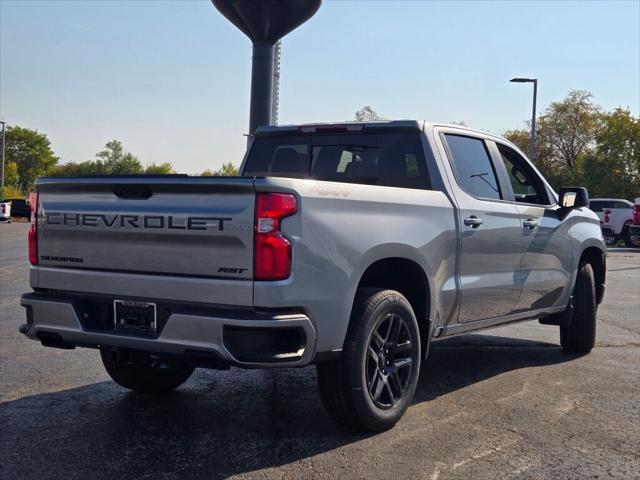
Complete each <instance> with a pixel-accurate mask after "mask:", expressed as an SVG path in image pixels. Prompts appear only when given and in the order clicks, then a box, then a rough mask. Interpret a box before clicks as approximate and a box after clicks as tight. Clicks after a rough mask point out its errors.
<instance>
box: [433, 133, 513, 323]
mask: <svg viewBox="0 0 640 480" xmlns="http://www.w3.org/2000/svg"><path fill="white" fill-rule="evenodd" d="M460 132H462V133H458V131H456V130H448V129H447V130H441V135H440V139H441V140H442V141H443V143H444V145H445V150H446V153H447V156H448V157H449V161H450V164H451V167H452V172H453V176H454V180H453V181H452V182H451V184H452V187H453V193H454V195H455V199H456V201H457V204H458V213H459V224H460V228H461V249H460V266H459V277H460V288H461V300H460V312H459V317H458V321H459V322H461V323H462V322H471V321H476V320H482V319H487V318H494V317H500V316H503V315H508V314H510V313H511V312H512V311H513V308H514V306H515V304H516V301H517V300H518V297H519V295H520V283H519V282H518V275H519V272H520V260H521V249H522V227H521V225H520V219H519V212H518V209H517V208H516V206H515V205H513V204H512V203H510V202H505V201H504V199H505V197H504V192H503V191H502V189H501V187H500V183H499V182H498V178H497V174H496V169H495V167H494V165H493V162H492V159H491V156H490V154H489V151H488V148H487V143H486V141H485V140H484V139H483V138H482V137H480V136H473V135H472V134H469V133H468V132H467V131H460Z"/></svg>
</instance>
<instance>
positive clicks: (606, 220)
mask: <svg viewBox="0 0 640 480" xmlns="http://www.w3.org/2000/svg"><path fill="white" fill-rule="evenodd" d="M610 214H611V210H605V211H604V223H609V215H610Z"/></svg>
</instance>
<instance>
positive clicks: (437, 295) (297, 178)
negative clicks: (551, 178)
mask: <svg viewBox="0 0 640 480" xmlns="http://www.w3.org/2000/svg"><path fill="white" fill-rule="evenodd" d="M240 172H241V175H240V176H239V177H227V178H224V177H223V178H221V177H217V178H216V177H207V178H204V177H187V176H184V175H170V176H124V177H81V178H55V179H54V178H43V179H39V180H38V181H37V192H36V193H35V194H34V195H33V196H32V199H31V201H30V203H31V205H34V206H35V208H34V211H33V217H32V227H31V230H30V233H29V256H30V262H31V272H30V275H31V286H32V287H33V292H32V293H28V294H25V295H24V296H23V297H22V304H23V305H24V306H25V307H26V309H27V322H26V324H25V325H23V326H22V327H21V329H20V330H21V332H22V333H24V334H25V335H27V336H28V337H29V338H32V339H34V340H39V341H40V342H42V344H43V345H45V346H51V347H59V348H74V347H93V348H99V349H100V352H101V356H102V360H103V362H104V365H105V367H106V369H107V371H108V372H109V374H110V375H111V377H112V378H113V379H114V380H115V381H116V382H117V383H119V384H121V385H123V386H125V387H127V388H130V389H133V390H137V391H155V392H161V391H167V390H171V389H174V388H176V387H178V386H179V385H181V384H182V383H183V382H185V381H186V380H187V379H188V378H189V376H190V375H191V373H192V372H193V369H194V367H208V368H229V367H230V366H237V367H243V368H268V367H298V366H305V365H310V364H315V365H316V366H317V370H318V381H319V387H320V393H321V397H322V400H323V402H324V405H325V406H326V408H327V410H328V411H329V413H330V414H331V416H332V417H333V418H334V419H336V420H337V421H339V422H342V423H345V424H348V425H351V426H353V427H356V428H359V429H366V430H372V431H378V430H383V429H386V428H390V427H391V426H392V425H394V424H395V422H397V421H398V419H399V418H400V417H401V416H402V415H403V413H404V412H405V410H406V409H407V407H408V405H409V404H410V402H411V399H412V397H413V394H414V391H415V388H416V383H417V379H418V375H419V372H420V368H421V364H422V363H423V362H424V361H425V360H426V359H427V355H428V352H429V345H430V344H431V342H432V341H436V340H437V339H441V338H444V337H447V336H450V335H456V334H460V333H463V332H470V331H475V330H479V329H483V328H488V327H493V326H496V325H501V324H505V323H509V322H515V321H521V320H528V319H540V321H541V322H543V323H547V324H551V325H558V326H560V343H561V344H562V346H563V347H564V348H565V349H566V350H568V351H578V352H588V351H589V350H591V348H592V347H593V345H594V341H595V331H596V310H597V305H598V304H599V303H600V302H601V301H602V298H603V295H604V288H605V275H606V267H605V260H606V257H605V252H606V249H605V245H604V243H603V239H602V235H601V232H600V225H599V220H598V217H597V216H596V214H595V213H593V212H592V211H591V210H589V209H588V208H587V205H588V195H587V192H586V190H585V189H583V188H579V187H570V188H567V189H563V191H561V192H560V198H559V197H558V195H557V194H556V193H555V192H554V191H553V190H552V188H551V187H550V186H549V184H548V183H547V182H546V181H545V179H544V178H543V177H542V176H541V175H540V173H539V172H538V171H537V170H536V168H535V167H534V166H533V165H532V164H531V163H530V162H529V160H527V158H526V157H525V156H524V155H523V154H522V152H520V151H519V150H518V149H517V148H516V147H515V146H514V145H513V144H511V143H509V142H508V141H506V140H504V139H502V138H499V137H496V136H493V135H490V134H487V133H483V132H478V131H474V130H470V129H467V128H463V127H460V126H454V125H444V124H437V123H426V122H422V121H390V122H374V123H366V124H362V123H347V124H323V125H300V126H278V127H263V128H260V129H258V131H257V132H256V135H255V137H254V139H253V141H252V144H251V146H250V148H249V150H248V152H247V154H246V156H245V158H244V160H243V163H242V165H241V168H240Z"/></svg>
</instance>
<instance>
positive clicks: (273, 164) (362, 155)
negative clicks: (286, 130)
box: [243, 133, 429, 189]
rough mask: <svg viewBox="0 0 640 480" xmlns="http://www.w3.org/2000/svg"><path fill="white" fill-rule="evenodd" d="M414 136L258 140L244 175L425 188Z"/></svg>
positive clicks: (423, 169) (378, 135)
mask: <svg viewBox="0 0 640 480" xmlns="http://www.w3.org/2000/svg"><path fill="white" fill-rule="evenodd" d="M418 135H419V134H417V133H376V134H374V133H360V134H337V135H302V134H300V135H289V136H272V137H259V138H257V139H256V140H255V142H254V143H253V146H252V148H251V152H250V153H249V156H248V158H247V162H246V165H245V168H244V172H243V175H244V176H277V177H288V178H311V179H315V180H327V181H332V182H349V183H362V184H368V185H382V186H390V187H404V188H422V189H427V188H429V182H428V178H427V173H426V165H425V160H424V154H423V152H422V146H421V144H420V138H419V136H418Z"/></svg>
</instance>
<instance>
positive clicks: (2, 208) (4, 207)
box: [0, 202, 11, 222]
mask: <svg viewBox="0 0 640 480" xmlns="http://www.w3.org/2000/svg"><path fill="white" fill-rule="evenodd" d="M0 222H11V202H0Z"/></svg>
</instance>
